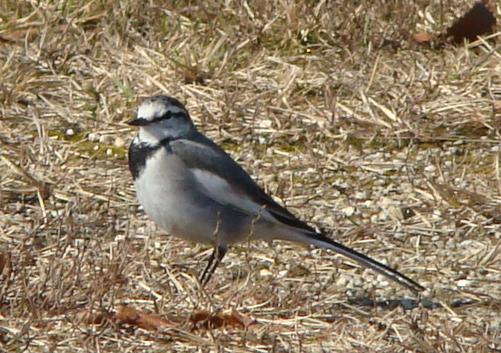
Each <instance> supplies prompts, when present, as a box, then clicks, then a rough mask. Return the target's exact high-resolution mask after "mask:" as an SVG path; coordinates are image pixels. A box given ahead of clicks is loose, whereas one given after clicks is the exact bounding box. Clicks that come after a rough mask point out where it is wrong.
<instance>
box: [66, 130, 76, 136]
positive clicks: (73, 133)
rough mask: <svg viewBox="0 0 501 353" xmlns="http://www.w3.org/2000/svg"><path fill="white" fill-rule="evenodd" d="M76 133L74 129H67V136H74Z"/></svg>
mask: <svg viewBox="0 0 501 353" xmlns="http://www.w3.org/2000/svg"><path fill="white" fill-rule="evenodd" d="M74 135H75V131H74V130H73V129H68V130H66V136H74Z"/></svg>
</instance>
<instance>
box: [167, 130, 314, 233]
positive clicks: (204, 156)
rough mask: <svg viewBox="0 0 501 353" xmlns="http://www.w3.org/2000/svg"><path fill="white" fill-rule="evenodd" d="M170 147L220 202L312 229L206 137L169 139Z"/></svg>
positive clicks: (256, 214) (207, 190)
mask: <svg viewBox="0 0 501 353" xmlns="http://www.w3.org/2000/svg"><path fill="white" fill-rule="evenodd" d="M169 147H170V149H171V150H172V152H173V153H174V154H175V155H177V156H178V157H179V158H181V160H183V162H184V163H185V164H186V166H187V167H188V168H190V169H191V171H192V172H193V174H194V176H195V178H196V179H197V181H198V182H199V183H200V184H201V185H202V186H203V187H204V189H205V191H206V193H207V194H208V195H209V196H210V197H211V198H213V199H214V200H216V201H218V202H219V203H222V204H225V205H228V206H231V207H233V208H237V209H239V210H241V211H243V212H246V213H247V214H250V215H252V216H258V215H260V216H263V217H266V218H267V219H271V220H274V221H276V222H280V223H284V224H287V225H289V226H292V227H295V228H300V229H303V230H306V231H312V232H314V229H313V228H312V227H310V226H309V225H307V224H306V223H305V222H303V221H301V220H299V219H298V218H296V217H295V216H294V215H293V214H292V213H290V212H289V211H288V210H287V209H285V208H284V207H282V206H281V205H279V204H278V203H277V202H275V201H274V200H273V199H272V198H271V197H270V196H268V195H267V194H266V193H265V192H264V191H263V190H262V189H261V188H260V187H259V186H258V185H257V184H256V182H255V181H254V180H253V179H252V178H251V177H250V176H249V174H247V172H246V171H245V170H243V169H242V167H240V165H238V164H237V162H235V161H234V160H233V159H232V158H231V157H230V156H229V155H228V154H227V153H226V152H224V150H222V149H221V148H220V147H219V146H218V145H216V144H215V143H214V142H212V141H211V140H209V139H207V138H205V136H203V135H199V136H197V139H195V140H191V139H190V140H188V139H177V140H174V141H170V142H169Z"/></svg>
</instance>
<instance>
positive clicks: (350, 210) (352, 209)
mask: <svg viewBox="0 0 501 353" xmlns="http://www.w3.org/2000/svg"><path fill="white" fill-rule="evenodd" d="M341 211H342V212H343V213H344V215H345V216H346V217H351V216H353V215H354V214H355V211H356V209H355V207H353V206H348V207H345V208H343V209H342V210H341Z"/></svg>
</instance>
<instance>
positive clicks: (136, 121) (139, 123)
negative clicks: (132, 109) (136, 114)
mask: <svg viewBox="0 0 501 353" xmlns="http://www.w3.org/2000/svg"><path fill="white" fill-rule="evenodd" d="M148 123H149V121H148V120H146V119H144V118H136V119H132V120H129V121H128V122H127V124H129V125H132V126H145V125H148Z"/></svg>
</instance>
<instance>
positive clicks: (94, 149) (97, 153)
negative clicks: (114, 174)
mask: <svg viewBox="0 0 501 353" xmlns="http://www.w3.org/2000/svg"><path fill="white" fill-rule="evenodd" d="M66 130H67V129H65V131H66ZM65 131H61V130H51V131H49V132H48V135H49V137H52V138H56V139H57V140H59V141H67V142H69V143H71V149H72V150H73V151H74V152H76V153H78V154H82V155H86V156H88V157H89V158H96V159H109V158H117V159H126V156H127V148H126V147H117V146H115V145H112V144H107V143H99V142H92V141H89V140H87V134H88V133H87V132H85V131H78V130H76V131H75V134H74V135H68V134H66V132H65ZM108 150H111V155H109V154H108V153H107V151H108Z"/></svg>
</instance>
